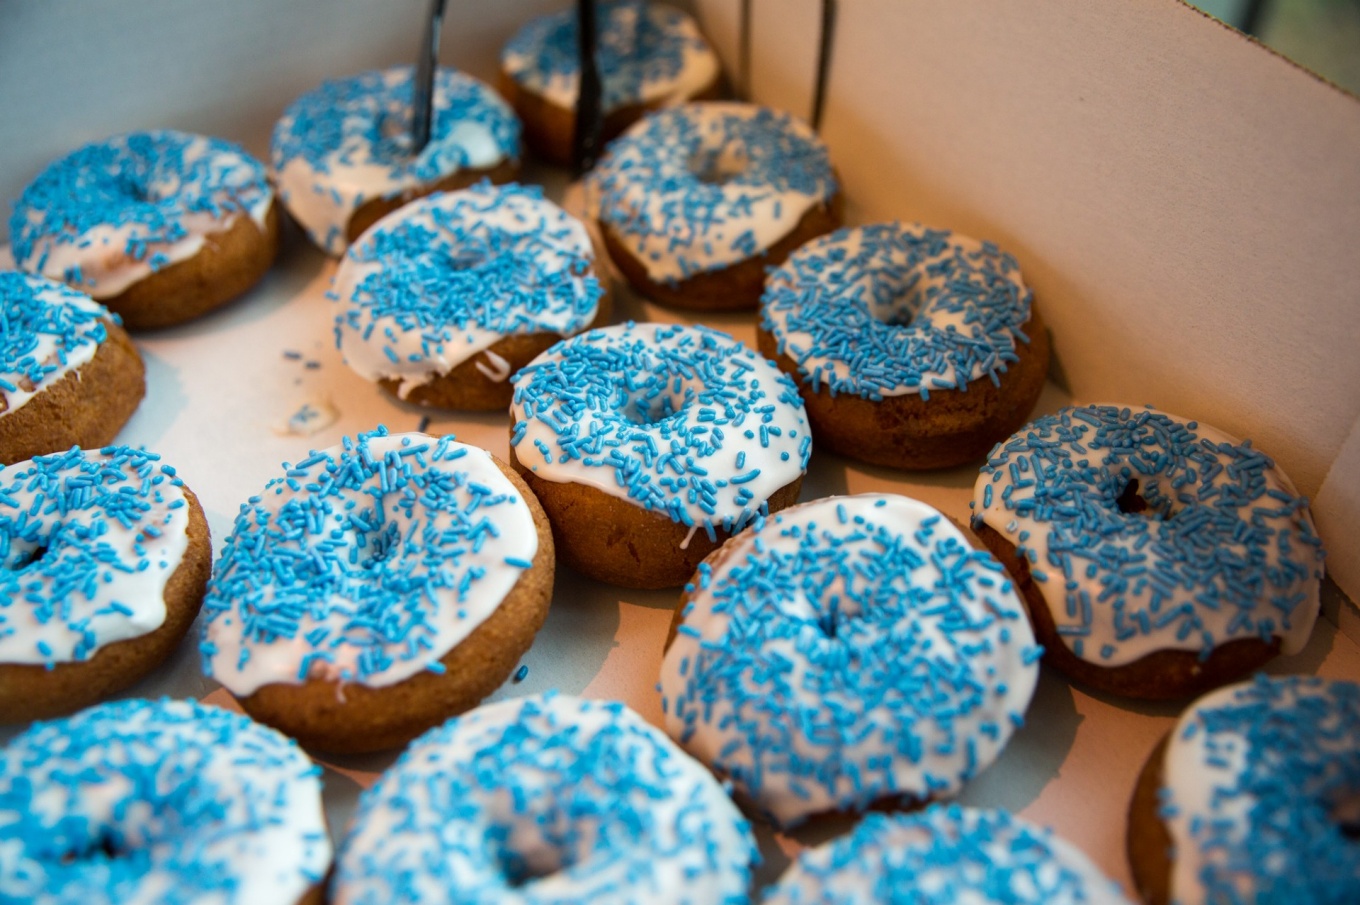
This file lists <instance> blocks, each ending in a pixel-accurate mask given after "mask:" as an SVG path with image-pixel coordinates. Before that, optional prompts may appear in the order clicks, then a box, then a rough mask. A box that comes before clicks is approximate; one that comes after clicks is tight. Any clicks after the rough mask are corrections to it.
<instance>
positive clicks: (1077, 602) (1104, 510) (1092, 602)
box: [970, 405, 1323, 700]
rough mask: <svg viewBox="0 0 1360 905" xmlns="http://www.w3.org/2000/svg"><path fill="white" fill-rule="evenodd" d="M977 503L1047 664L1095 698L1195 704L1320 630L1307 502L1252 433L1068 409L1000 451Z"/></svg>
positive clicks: (1144, 414)
mask: <svg viewBox="0 0 1360 905" xmlns="http://www.w3.org/2000/svg"><path fill="white" fill-rule="evenodd" d="M970 505H971V506H972V508H973V527H974V531H975V532H976V533H977V535H978V537H979V538H980V539H981V540H982V541H983V543H985V544H986V545H987V547H988V548H989V549H990V550H991V551H992V552H993V553H995V554H996V555H997V558H998V559H1000V560H1001V562H1002V564H1003V565H1005V566H1006V568H1007V569H1008V570H1009V571H1010V573H1011V575H1012V576H1014V578H1015V580H1016V584H1017V585H1018V586H1019V587H1020V590H1021V593H1022V594H1023V596H1024V598H1025V601H1026V604H1027V605H1028V608H1029V613H1030V618H1031V620H1032V621H1033V623H1034V634H1035V637H1037V638H1038V639H1039V643H1040V644H1042V645H1043V646H1044V648H1045V655H1044V656H1045V659H1046V660H1048V661H1049V662H1050V663H1051V664H1052V665H1053V666H1055V667H1056V668H1058V669H1059V670H1061V671H1063V672H1065V673H1067V674H1068V675H1069V676H1071V677H1072V678H1074V679H1077V680H1078V681H1081V682H1084V683H1086V684H1087V685H1090V686H1091V687H1092V688H1095V689H1097V690H1101V691H1106V692H1109V693H1111V694H1118V695H1124V696H1127V697H1133V698H1143V699H1147V700H1172V699H1176V698H1185V697H1191V696H1194V695H1196V694H1201V693H1203V692H1205V691H1207V690H1209V689H1211V688H1216V687H1218V686H1220V685H1224V684H1227V683H1229V682H1232V681H1236V680H1237V679H1240V678H1242V677H1243V676H1245V675H1247V674H1249V673H1250V672H1252V671H1253V670H1255V669H1257V668H1258V667H1260V666H1261V665H1262V664H1263V663H1265V662H1266V661H1267V660H1269V659H1270V658H1272V657H1274V656H1275V655H1276V654H1277V653H1280V652H1283V653H1285V654H1295V653H1298V652H1299V651H1300V650H1302V649H1303V646H1304V644H1305V643H1307V641H1308V637H1309V635H1310V634H1311V633H1312V631H1313V622H1314V620H1315V619H1316V618H1317V614H1318V606H1319V603H1318V601H1319V597H1318V594H1319V584H1320V581H1321V578H1322V560H1323V551H1322V546H1321V543H1320V541H1319V540H1318V536H1317V532H1316V531H1315V530H1314V528H1313V520H1312V517H1311V516H1310V515H1309V514H1308V501H1307V500H1306V499H1304V498H1303V497H1300V496H1299V495H1298V493H1297V492H1296V491H1295V490H1294V485H1293V484H1291V483H1290V481H1289V478H1287V477H1286V476H1285V475H1284V473H1283V472H1281V471H1280V470H1279V469H1278V468H1277V467H1275V464H1274V463H1273V462H1272V461H1271V460H1270V458H1269V457H1268V456H1266V455H1265V454H1263V453H1261V452H1260V451H1259V450H1257V449H1255V448H1254V447H1253V446H1252V445H1251V441H1250V440H1236V439H1234V438H1232V437H1229V436H1228V435H1226V434H1224V433H1222V432H1220V431H1218V430H1215V429H1214V428H1212V427H1209V426H1208V425H1205V424H1200V423H1198V422H1195V421H1186V420H1185V419H1182V418H1176V417H1173V416H1171V415H1168V414H1165V413H1164V412H1159V411H1157V410H1155V409H1153V408H1151V407H1150V406H1149V407H1146V408H1142V409H1136V408H1127V407H1120V406H1115V405H1090V406H1078V407H1072V408H1066V409H1063V410H1061V411H1060V412H1058V413H1057V414H1055V415H1046V416H1044V417H1042V418H1039V419H1037V420H1036V421H1034V422H1033V423H1032V424H1029V425H1027V426H1026V427H1025V428H1023V429H1022V430H1021V431H1020V432H1019V433H1017V434H1016V435H1015V436H1013V437H1011V438H1010V439H1009V440H1007V441H1006V442H1005V443H1003V444H1000V445H998V446H997V448H996V449H994V450H993V451H992V453H991V456H990V457H989V458H988V460H987V464H986V465H985V466H984V467H983V469H982V472H981V474H980V475H979V476H978V480H977V484H976V486H975V487H974V489H973V501H972V503H971V504H970Z"/></svg>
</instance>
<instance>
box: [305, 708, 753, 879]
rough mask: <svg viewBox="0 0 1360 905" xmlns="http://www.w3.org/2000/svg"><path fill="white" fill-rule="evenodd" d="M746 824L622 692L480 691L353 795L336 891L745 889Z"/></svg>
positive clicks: (749, 856) (749, 852)
mask: <svg viewBox="0 0 1360 905" xmlns="http://www.w3.org/2000/svg"><path fill="white" fill-rule="evenodd" d="M757 858H758V855H757V853H756V848H755V842H754V840H753V838H752V836H751V828H750V825H749V824H748V823H747V822H746V820H745V819H743V818H742V816H741V814H740V813H739V812H738V811H737V809H736V807H735V806H734V805H733V804H732V802H731V800H730V799H729V798H728V797H727V795H726V794H725V793H724V792H723V790H722V787H721V786H720V785H718V783H717V781H715V780H714V779H713V777H712V776H711V775H710V774H709V773H708V771H706V770H705V769H704V768H703V767H702V766H701V765H699V764H698V763H696V762H695V761H694V760H692V759H691V758H690V757H688V756H687V755H686V754H685V753H684V752H682V751H680V750H679V749H678V748H676V747H675V746H674V745H673V744H672V743H671V741H670V739H668V738H666V736H665V735H664V734H663V733H662V732H660V731H659V730H658V729H656V728H654V727H652V726H649V725H648V724H647V723H645V722H644V721H643V720H642V719H641V718H640V717H639V716H638V715H637V714H635V713H633V712H632V711H631V710H629V709H627V708H626V707H624V706H623V705H622V704H619V703H616V702H608V701H586V700H582V699H580V698H574V697H569V696H566V695H553V694H549V695H546V696H543V695H536V696H533V697H527V698H516V699H512V700H507V701H500V702H498V703H495V704H487V705H484V706H482V707H479V708H477V709H476V710H474V711H472V712H471V713H467V714H464V715H463V716H460V717H455V718H454V719H451V720H449V721H448V722H447V723H445V724H444V725H443V726H440V727H439V728H437V729H434V730H431V731H430V732H428V733H427V734H425V735H424V736H422V737H421V738H420V739H418V740H417V741H415V742H414V743H412V745H411V747H410V748H409V749H408V750H407V751H406V753H405V754H403V755H402V756H401V758H400V759H399V760H398V761H397V763H396V764H395V765H394V766H393V767H392V768H391V769H390V770H388V771H387V772H386V773H385V774H383V776H382V777H381V778H379V780H378V782H377V784H376V785H374V786H373V787H372V788H370V789H368V790H367V791H365V792H364V793H363V794H361V795H360V797H359V807H358V809H357V811H356V813H355V819H354V825H353V830H352V831H351V832H350V833H349V835H348V836H347V837H346V838H345V840H344V842H343V843H341V846H340V853H339V856H338V857H337V859H336V871H335V877H334V879H333V880H332V882H331V901H332V902H333V903H335V905H367V903H378V902H394V901H404V902H415V901H421V902H444V901H451V900H457V901H458V902H463V903H468V905H472V903H500V902H517V903H524V905H531V903H539V902H542V903H548V902H553V903H566V902H647V903H651V905H672V903H673V905H681V903H686V905H709V903H712V905H719V903H722V905H738V903H743V905H744V903H746V902H747V901H749V900H748V899H747V886H748V883H749V882H750V875H751V866H752V862H753V861H755V860H756V859H757Z"/></svg>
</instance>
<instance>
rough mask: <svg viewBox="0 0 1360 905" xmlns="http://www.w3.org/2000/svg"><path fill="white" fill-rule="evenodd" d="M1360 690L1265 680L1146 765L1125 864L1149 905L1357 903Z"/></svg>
mask: <svg viewBox="0 0 1360 905" xmlns="http://www.w3.org/2000/svg"><path fill="white" fill-rule="evenodd" d="M1357 751H1360V685H1357V684H1355V683H1354V682H1341V681H1328V680H1325V679H1319V678H1313V677H1304V676H1290V677H1287V678H1282V679H1270V678H1266V677H1265V676H1263V675H1258V676H1257V677H1256V678H1255V679H1254V680H1252V681H1249V682H1244V683H1242V684H1240V685H1234V686H1230V687H1228V688H1221V689H1219V690H1218V691H1215V692H1213V693H1212V694H1210V695H1208V696H1206V697H1204V698H1201V699H1200V700H1198V701H1196V702H1195V704H1194V705H1193V706H1192V707H1190V709H1189V710H1187V711H1186V712H1185V714H1184V715H1183V716H1182V717H1181V718H1180V720H1179V722H1177V723H1176V726H1175V728H1174V729H1172V730H1171V732H1170V733H1169V734H1168V735H1167V736H1166V738H1164V739H1163V740H1162V742H1161V744H1159V745H1158V746H1157V748H1156V750H1155V751H1154V752H1153V753H1152V756H1151V757H1150V758H1149V759H1148V762H1147V766H1145V767H1144V769H1143V773H1142V775H1141V776H1140V777H1139V779H1138V787H1137V790H1136V791H1135V792H1134V796H1133V801H1132V803H1131V805H1130V807H1129V833H1128V851H1129V862H1130V865H1131V867H1132V868H1133V875H1134V879H1135V881H1136V883H1137V884H1138V890H1139V892H1140V893H1141V894H1142V896H1143V898H1144V900H1145V901H1147V903H1148V905H1169V903H1171V902H1176V903H1180V905H1202V903H1209V902H1215V903H1216V902H1309V903H1336V905H1341V903H1349V902H1360V860H1358V859H1357V858H1356V857H1355V854H1356V839H1357V837H1360V756H1357Z"/></svg>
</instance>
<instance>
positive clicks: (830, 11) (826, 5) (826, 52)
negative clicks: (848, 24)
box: [812, 0, 836, 132]
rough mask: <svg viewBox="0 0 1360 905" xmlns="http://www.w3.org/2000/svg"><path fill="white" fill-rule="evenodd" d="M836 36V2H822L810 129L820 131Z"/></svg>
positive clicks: (825, 0) (828, 0)
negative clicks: (832, 45) (832, 46)
mask: <svg viewBox="0 0 1360 905" xmlns="http://www.w3.org/2000/svg"><path fill="white" fill-rule="evenodd" d="M835 34H836V0H822V33H821V36H820V39H819V41H818V43H817V85H816V88H814V89H813V94H812V128H813V129H816V130H817V131H818V132H820V131H821V130H822V111H823V110H824V109H825V108H826V83H827V77H828V74H829V73H830V71H831V44H832V41H833V39H834V37H835Z"/></svg>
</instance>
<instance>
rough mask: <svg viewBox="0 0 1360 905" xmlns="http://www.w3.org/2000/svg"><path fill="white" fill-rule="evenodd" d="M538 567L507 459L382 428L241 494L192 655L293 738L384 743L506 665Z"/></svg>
mask: <svg viewBox="0 0 1360 905" xmlns="http://www.w3.org/2000/svg"><path fill="white" fill-rule="evenodd" d="M552 582H553V544H552V535H551V532H550V530H549V528H548V523H547V521H546V519H544V517H543V513H542V510H541V509H540V508H539V507H538V503H537V501H535V500H534V497H533V494H532V493H529V492H528V489H527V488H526V487H524V484H523V482H522V481H520V480H519V478H517V477H515V475H514V473H513V472H511V471H510V470H509V469H508V468H506V467H505V466H504V465H502V463H500V462H498V461H497V460H496V459H494V458H492V456H491V455H490V454H489V453H487V452H485V451H483V450H480V449H477V448H475V447H471V446H464V445H463V444H461V443H456V442H454V439H453V438H452V437H444V438H443V439H436V438H434V437H428V436H426V435H424V434H395V435H391V436H389V435H388V434H387V432H386V430H384V429H382V428H379V429H378V430H376V431H374V432H372V433H368V434H360V435H359V436H358V438H357V439H355V440H351V439H349V438H346V439H345V442H344V444H343V445H342V446H338V447H333V448H331V449H328V450H324V451H321V452H313V453H312V454H311V455H309V456H308V457H307V458H306V459H304V460H303V461H301V462H299V463H297V464H296V465H291V466H286V467H285V474H284V476H283V477H279V478H275V479H274V480H272V481H270V482H269V484H268V485H267V486H266V487H265V491H264V493H263V495H261V496H259V497H254V498H252V499H251V500H250V502H249V503H247V504H246V505H245V506H243V507H242V508H241V513H240V515H238V516H237V518H236V525H235V528H234V529H233V531H232V534H231V536H230V537H229V538H227V542H226V545H225V547H224V549H223V551H222V556H221V558H220V559H219V561H218V564H217V569H216V571H215V573H214V575H213V579H212V582H211V583H210V585H209V587H208V596H207V599H206V600H205V602H204V608H203V609H204V613H205V615H206V617H207V618H206V625H205V628H204V638H203V654H204V666H205V671H206V672H207V673H208V674H209V675H211V676H212V677H213V678H215V679H217V680H218V681H219V682H221V683H222V685H224V686H225V687H226V689H227V690H228V691H229V692H231V693H232V694H233V695H235V696H236V698H237V699H238V700H239V701H240V702H241V706H242V707H244V708H245V710H246V712H247V713H249V714H250V715H251V716H253V717H255V718H256V719H258V720H260V721H261V722H264V723H268V724H269V725H271V726H274V727H276V728H278V729H281V730H283V731H284V732H286V733H288V734H289V735H291V736H293V737H294V738H296V739H298V740H299V741H301V742H302V743H303V744H305V745H309V746H314V747H317V748H321V749H323V750H327V751H336V752H359V751H377V750H381V749H384V748H391V747H395V746H397V745H401V744H404V743H405V742H407V741H409V740H410V739H412V738H414V737H415V736H417V735H419V734H420V733H421V732H423V731H425V730H426V729H428V728H430V727H431V726H433V725H436V724H438V723H440V722H442V721H443V720H444V719H446V718H447V717H449V716H450V715H451V714H454V713H459V712H461V711H464V710H467V709H468V708H470V707H473V706H475V705H476V704H477V702H478V701H480V700H481V699H482V698H484V697H485V696H486V695H488V694H489V693H491V692H492V691H493V690H494V689H495V688H496V687H497V686H499V685H500V684H501V683H502V682H504V681H505V680H506V679H507V678H508V677H509V676H510V673H511V671H512V670H513V669H514V668H515V664H516V663H517V662H518V661H519V658H520V656H521V655H522V654H523V653H524V652H525V651H526V650H528V648H529V645H530V643H531V642H532V641H533V638H534V634H535V633H536V632H537V631H538V629H539V627H540V626H541V625H542V624H543V620H544V619H545V618H546V617H547V613H548V602H549V600H550V599H551V597H552Z"/></svg>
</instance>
